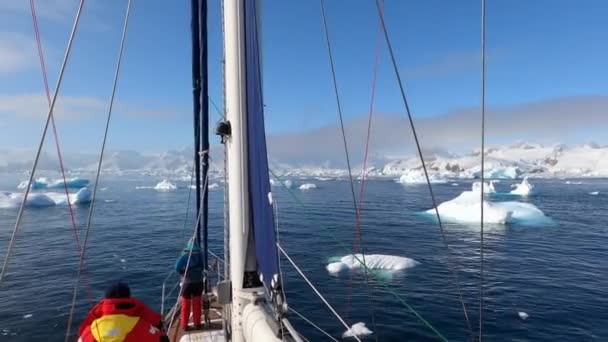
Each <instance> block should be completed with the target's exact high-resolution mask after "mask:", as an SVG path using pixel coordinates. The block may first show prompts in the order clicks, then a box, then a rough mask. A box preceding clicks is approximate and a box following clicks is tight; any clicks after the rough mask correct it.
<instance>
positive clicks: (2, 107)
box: [0, 93, 184, 120]
mask: <svg viewBox="0 0 608 342" xmlns="http://www.w3.org/2000/svg"><path fill="white" fill-rule="evenodd" d="M108 105H109V103H108V100H106V99H101V98H98V97H94V96H70V95H61V94H60V96H59V98H58V99H57V103H56V104H55V111H54V114H55V117H57V118H62V119H68V120H77V119H85V118H88V117H92V116H100V115H103V116H105V115H106V113H107V110H108ZM48 108H49V105H48V102H47V99H46V95H44V93H27V94H14V95H0V119H1V118H13V119H41V118H45V117H46V115H47V114H48V111H49V109H48ZM183 111H184V110H183V109H175V108H159V107H157V106H153V107H143V106H138V105H131V104H129V103H124V102H121V101H117V102H116V104H115V106H114V114H116V115H120V116H128V117H140V118H151V117H153V118H175V117H177V116H178V115H177V113H181V112H183Z"/></svg>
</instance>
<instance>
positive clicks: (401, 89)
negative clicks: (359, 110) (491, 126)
mask: <svg viewBox="0 0 608 342" xmlns="http://www.w3.org/2000/svg"><path fill="white" fill-rule="evenodd" d="M376 8H377V9H378V15H379V16H380V22H381V24H382V31H383V33H384V38H385V40H386V45H387V47H388V52H389V55H390V57H391V62H392V65H393V69H394V71H395V76H396V77H397V83H398V84H399V91H400V92H401V99H402V100H403V104H404V106H405V112H406V114H407V117H408V120H409V123H410V127H411V129H412V135H413V136H414V141H415V142H416V149H417V151H418V156H419V158H420V161H421V163H422V169H423V171H424V177H425V179H426V183H427V186H428V188H429V193H430V196H431V200H432V202H433V207H434V208H435V215H436V217H437V222H438V224H439V230H440V231H441V238H442V240H443V245H444V248H445V250H446V252H447V254H448V268H449V269H450V272H451V273H452V276H453V277H454V281H455V283H456V288H457V290H458V296H459V298H460V303H461V304H462V311H463V313H464V318H465V320H466V322H467V326H468V329H469V334H470V336H471V338H472V337H473V330H472V327H471V322H470V320H469V315H468V313H467V308H466V304H465V302H464V298H463V295H462V289H461V288H460V281H459V279H458V274H457V272H456V270H455V269H454V268H453V265H452V261H451V258H452V256H451V254H452V253H451V251H450V247H449V245H448V242H447V237H446V235H445V230H444V229H443V223H442V221H441V216H440V215H439V209H438V208H437V200H436V199H435V193H434V192H433V186H432V185H431V181H430V178H429V173H428V170H427V167H426V163H425V162H424V156H423V154H422V148H421V147H420V141H419V139H418V134H416V126H415V125H414V119H413V118H412V113H411V111H410V107H409V104H408V102H407V97H406V96H405V90H404V87H403V82H402V81H401V76H400V73H399V68H398V67H397V61H396V59H395V53H394V52H393V47H392V45H391V41H390V38H389V35H388V30H387V28H386V23H385V22H384V14H383V11H382V8H381V5H380V0H376Z"/></svg>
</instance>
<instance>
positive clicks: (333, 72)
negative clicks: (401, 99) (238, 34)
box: [320, 0, 378, 339]
mask: <svg viewBox="0 0 608 342" xmlns="http://www.w3.org/2000/svg"><path fill="white" fill-rule="evenodd" d="M320 4H321V18H322V20H323V31H324V33H325V43H326V45H327V55H328V57H329V64H330V67H331V76H332V81H333V88H334V95H335V97H336V107H337V109H338V119H339V121H340V132H341V133H342V142H343V144H344V155H345V157H346V166H347V169H348V180H349V184H350V192H351V195H352V199H353V208H354V210H355V221H357V220H358V217H359V206H358V205H357V196H356V195H355V185H354V180H353V174H352V168H351V163H350V156H349V153H348V143H347V141H346V131H345V129H344V116H343V115H342V105H341V103H340V94H339V92H338V81H337V79H336V68H335V65H334V59H333V54H332V50H331V40H330V38H329V29H328V27H327V17H326V15H325V1H324V0H320ZM359 240H360V241H361V242H362V238H361V234H360V233H359ZM361 256H362V259H363V266H364V269H365V273H364V276H365V285H366V288H367V290H368V292H369V298H370V306H369V309H370V313H371V317H372V323H373V328H374V330H375V331H377V329H376V319H375V314H374V305H373V297H372V291H371V287H370V286H369V275H368V269H367V263H366V261H365V250H364V249H363V244H361ZM375 337H376V339H377V338H378V337H377V335H376V336H375Z"/></svg>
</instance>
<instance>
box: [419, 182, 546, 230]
mask: <svg viewBox="0 0 608 342" xmlns="http://www.w3.org/2000/svg"><path fill="white" fill-rule="evenodd" d="M480 202H481V196H480V193H479V190H477V191H464V192H463V193H462V194H460V195H459V196H458V197H456V198H454V199H452V200H450V201H446V202H443V203H441V204H439V205H438V206H437V210H438V211H439V215H440V216H441V218H442V219H444V220H446V221H451V222H459V223H480V221H481V214H480ZM425 213H426V214H428V215H435V209H430V210H427V211H426V212H425ZM483 214H484V215H483V220H484V222H485V223H495V224H507V223H513V222H520V223H549V222H551V221H550V219H549V218H548V217H547V216H545V214H544V213H543V212H542V211H541V210H540V209H538V208H537V207H536V206H534V205H533V204H529V203H521V202H495V203H493V202H489V201H486V200H484V201H483Z"/></svg>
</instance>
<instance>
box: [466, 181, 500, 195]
mask: <svg viewBox="0 0 608 342" xmlns="http://www.w3.org/2000/svg"><path fill="white" fill-rule="evenodd" d="M494 183H496V181H489V182H484V183H483V193H484V194H495V193H496V188H495V187H494ZM472 189H473V191H477V192H479V191H481V182H473V186H472Z"/></svg>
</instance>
